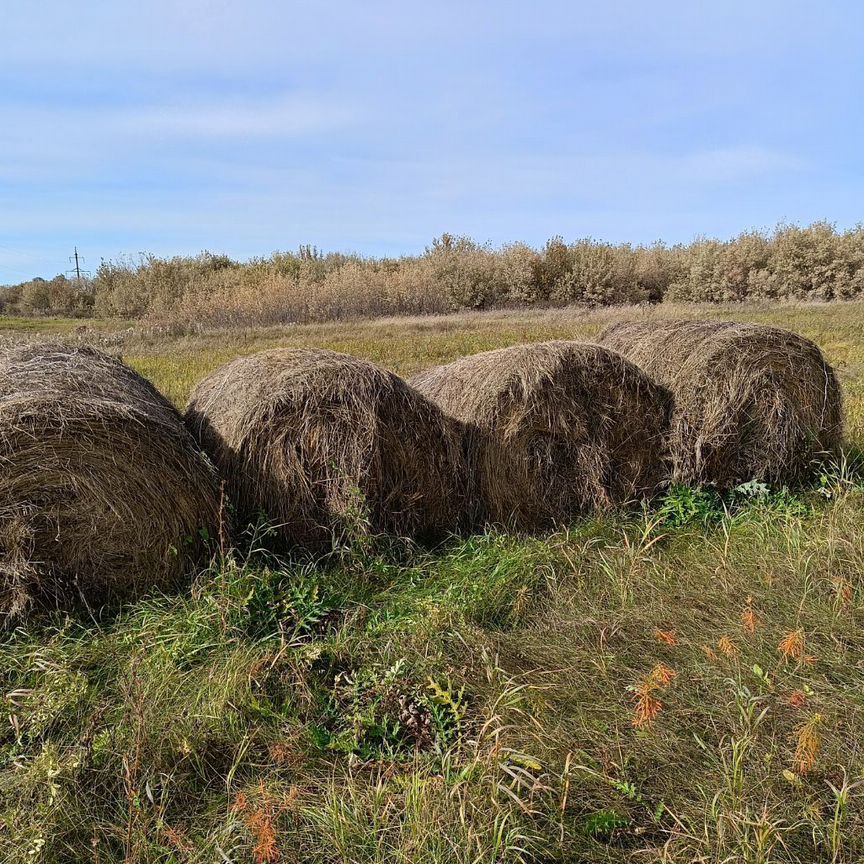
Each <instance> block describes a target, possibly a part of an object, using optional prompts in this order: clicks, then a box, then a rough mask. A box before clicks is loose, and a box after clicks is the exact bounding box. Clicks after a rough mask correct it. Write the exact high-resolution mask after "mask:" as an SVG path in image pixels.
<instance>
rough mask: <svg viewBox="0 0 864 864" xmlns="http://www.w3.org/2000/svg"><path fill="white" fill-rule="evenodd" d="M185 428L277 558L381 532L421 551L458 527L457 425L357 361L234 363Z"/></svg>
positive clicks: (324, 356)
mask: <svg viewBox="0 0 864 864" xmlns="http://www.w3.org/2000/svg"><path fill="white" fill-rule="evenodd" d="M187 423H188V425H189V428H190V429H191V430H192V431H193V433H194V434H195V435H196V436H198V438H199V440H200V441H201V443H202V445H203V446H204V448H205V449H206V450H207V451H208V452H209V453H210V455H211V456H212V458H213V460H214V462H215V463H216V465H217V466H218V467H219V468H220V470H221V471H222V473H223V476H224V477H225V479H226V482H227V488H228V492H229V496H230V498H231V500H232V501H233V502H234V505H235V506H236V508H237V511H238V516H239V519H240V521H241V523H243V522H246V523H248V522H249V521H251V520H254V519H255V518H256V517H258V516H259V515H263V516H265V517H266V518H267V519H268V520H269V521H270V522H271V523H272V524H274V525H276V526H278V538H277V540H276V542H275V544H274V545H276V547H277V548H280V549H283V550H289V549H291V548H292V547H305V548H307V549H309V550H313V551H321V550H324V549H326V548H327V546H328V545H329V544H331V543H332V542H333V541H337V542H339V543H341V542H343V541H350V540H351V539H352V538H353V539H357V538H358V537H368V536H369V535H370V534H378V533H383V532H389V533H395V534H398V535H401V536H405V537H413V538H416V539H420V540H430V539H435V538H440V537H442V536H443V535H445V534H447V533H449V532H450V531H453V530H455V529H456V528H457V527H458V526H459V524H460V520H461V517H462V513H463V510H464V504H463V495H464V492H465V490H464V485H465V469H464V466H463V460H462V454H461V450H460V436H459V433H458V430H457V428H456V424H454V423H453V422H452V421H450V420H448V419H447V418H445V417H444V415H443V414H442V412H441V411H440V410H439V409H438V408H437V407H436V406H435V405H434V404H432V403H431V402H430V401H429V400H428V399H425V398H424V397H422V396H421V395H420V394H419V393H417V392H416V391H414V390H412V389H411V388H410V387H409V386H408V385H407V384H406V383H405V382H404V381H403V380H402V379H401V378H399V377H398V376H397V375H394V374H393V373H392V372H388V371H386V370H384V369H380V368H378V367H377V366H375V365H374V364H372V363H369V362H366V361H364V360H359V359H357V358H355V357H350V356H349V355H347V354H340V353H336V352H333V351H325V350H318V349H309V348H307V349H275V350H272V351H264V352H261V353H259V354H255V355H252V356H250V357H241V358H239V359H237V360H234V361H232V362H230V363H228V364H226V365H225V366H223V367H221V368H220V369H218V370H216V371H215V372H214V373H212V374H211V375H210V376H209V377H207V378H205V379H204V380H203V381H202V382H201V383H200V384H199V385H198V386H197V387H196V388H195V390H194V391H193V393H192V395H191V397H190V400H189V405H188V408H187Z"/></svg>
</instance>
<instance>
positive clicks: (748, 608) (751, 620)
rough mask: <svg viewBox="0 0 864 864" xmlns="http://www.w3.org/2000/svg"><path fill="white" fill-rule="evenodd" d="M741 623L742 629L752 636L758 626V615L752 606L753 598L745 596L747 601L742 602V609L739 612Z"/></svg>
mask: <svg viewBox="0 0 864 864" xmlns="http://www.w3.org/2000/svg"><path fill="white" fill-rule="evenodd" d="M741 623H742V624H743V625H744V629H745V630H746V631H747V632H748V633H749V634H750V635H751V636H752V635H753V634H754V633H755V632H756V628H757V627H758V626H759V615H758V614H757V612H756V610H755V609H754V608H753V598H752V597H751V596H748V597H747V602H746V603H745V604H744V610H743V611H742V612H741Z"/></svg>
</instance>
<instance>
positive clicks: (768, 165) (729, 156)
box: [677, 145, 806, 184]
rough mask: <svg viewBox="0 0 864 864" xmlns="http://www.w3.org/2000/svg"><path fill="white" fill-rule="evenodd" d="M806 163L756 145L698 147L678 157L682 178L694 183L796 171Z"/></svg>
mask: <svg viewBox="0 0 864 864" xmlns="http://www.w3.org/2000/svg"><path fill="white" fill-rule="evenodd" d="M805 166H806V162H805V161H804V160H803V159H801V158H800V157H798V156H795V155H794V154H791V153H782V152H779V151H776V150H770V149H768V148H766V147H759V146H749V145H744V146H739V147H725V148H719V149H714V150H702V151H699V152H696V153H692V154H690V155H688V156H684V157H683V158H681V159H680V160H678V165H677V173H678V175H679V176H680V177H681V179H682V180H685V181H694V182H697V183H709V184H710V183H729V182H735V181H739V180H747V179H750V178H753V177H763V176H765V175H770V174H777V173H785V172H790V171H800V170H801V169H802V168H804V167H805Z"/></svg>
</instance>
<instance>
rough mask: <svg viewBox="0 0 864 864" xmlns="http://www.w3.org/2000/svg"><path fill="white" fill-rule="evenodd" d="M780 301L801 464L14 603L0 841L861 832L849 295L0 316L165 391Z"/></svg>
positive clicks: (685, 851)
mask: <svg viewBox="0 0 864 864" xmlns="http://www.w3.org/2000/svg"><path fill="white" fill-rule="evenodd" d="M665 317H694V318H696V317H698V318H712V319H720V318H728V319H734V320H741V321H753V322H757V323H768V324H776V325H779V326H784V327H788V328H790V329H792V330H794V331H796V332H798V333H800V334H801V335H803V336H806V337H808V338H810V339H813V340H814V341H815V342H817V343H818V344H819V345H820V347H821V348H822V349H823V351H824V352H825V354H826V356H827V357H828V359H829V360H830V361H831V362H832V363H833V364H834V365H835V367H836V368H837V370H838V372H839V375H840V378H841V381H842V384H843V387H844V392H845V397H846V414H847V427H848V446H847V451H846V454H845V455H844V457H843V458H841V459H839V460H838V461H837V463H836V464H833V465H830V466H827V467H826V468H825V469H824V470H823V471H822V473H821V474H820V475H819V476H818V477H817V478H815V480H814V483H813V485H812V486H811V487H808V488H806V489H796V490H786V489H768V488H766V487H763V486H761V485H760V484H745V486H743V487H740V488H739V489H738V490H736V491H735V492H734V493H731V494H728V495H726V496H722V497H721V496H719V495H717V494H715V493H713V492H712V491H710V490H691V489H684V488H674V489H672V490H670V491H669V492H668V494H666V495H664V496H663V497H662V498H661V499H659V500H657V501H654V502H651V504H650V506H648V505H646V506H645V507H643V508H641V509H636V510H635V511H632V512H628V513H621V514H615V515H609V516H605V517H602V518H597V519H590V520H587V519H586V520H584V521H581V522H577V523H575V524H573V525H568V526H561V528H560V530H559V531H557V532H555V533H553V534H550V535H546V536H541V537H527V536H526V537H520V536H513V535H505V534H496V533H488V534H484V535H482V536H476V537H471V538H463V539H453V540H451V541H449V542H447V543H445V544H444V545H443V546H441V547H440V548H437V549H434V550H425V549H420V548H416V547H412V546H411V545H410V544H408V543H406V542H401V541H396V540H392V539H391V540H385V539H383V538H382V539H381V540H380V541H375V542H370V543H368V544H365V545H363V546H362V547H360V548H355V549H352V550H351V551H342V552H340V553H339V554H338V555H333V556H330V557H329V558H327V559H324V560H321V559H319V560H312V559H303V560H300V559H298V560H295V561H288V562H286V561H278V560H276V559H274V558H272V557H269V556H267V555H266V554H264V553H263V552H257V551H255V550H256V547H257V545H258V544H256V542H255V538H254V537H253V538H252V541H251V546H252V549H253V551H252V552H246V553H243V554H240V553H237V552H235V551H233V550H231V549H229V548H225V547H224V546H223V548H221V549H220V550H219V552H218V554H217V555H216V557H215V558H214V561H213V564H212V566H211V567H210V568H209V569H208V570H207V571H206V572H204V573H201V574H200V575H199V576H198V578H197V579H196V580H195V582H194V584H193V585H192V587H191V590H189V591H188V592H186V593H184V594H182V595H179V596H176V595H175V596H158V597H152V598H150V599H146V600H142V601H139V602H137V603H135V604H131V605H129V606H128V607H126V608H124V609H123V610H122V611H121V612H120V614H119V615H112V616H110V617H109V616H100V615H99V614H98V613H97V612H96V611H94V612H93V615H92V616H91V617H90V618H87V617H82V616H77V617H74V618H73V617H64V616H61V615H57V614H55V615H53V616H47V617H46V616H43V617H41V618H37V619H35V620H34V621H32V622H31V623H28V624H27V625H22V626H20V627H19V628H17V629H15V630H13V631H11V632H3V633H0V694H2V698H3V699H4V714H5V715H6V716H7V717H8V722H6V723H5V724H4V726H3V728H2V731H0V860H2V861H9V862H19V861H20V862H24V861H28V862H32V861H40V862H52V864H54V862H67V861H70V862H71V861H85V860H86V861H94V862H113V861H125V862H166V864H167V862H212V861H228V862H238V864H239V862H256V864H262V862H275V861H298V862H301V861H302V862H340V861H352V862H370V864H371V862H380V864H384V862H387V864H390V862H460V864H463V862H464V864H480V862H488V864H497V862H522V861H524V862H529V861H531V862H543V864H551V862H577V861H578V862H583V861H587V862H654V861H656V862H681V864H685V862H694V861H699V862H746V864H768V862H811V861H820V862H823V861H824V862H832V864H833V862H856V861H860V860H862V858H864V810H862V806H864V758H862V753H861V747H860V744H859V742H860V741H864V653H862V652H864V635H862V625H864V576H862V573H864V520H862V516H864V473H862V471H861V466H860V458H859V456H858V452H859V448H860V447H861V446H862V445H864V303H855V302H834V303H821V304H816V303H808V304H803V303H802V304H785V305H784V304H777V303H769V302H762V303H759V304H729V305H710V306H709V305H696V304H689V305H688V304H679V305H675V304H662V305H660V306H652V307H614V308H606V309H599V310H593V311H587V310H586V309H584V308H572V307H568V308H562V309H554V310H551V309H546V310H542V309H529V310H519V311H488V312H475V313H465V312H463V313H459V314H454V315H440V316H429V317H408V318H387V319H376V320H368V321H362V320H361V321H351V322H329V323H310V324H289V325H278V326H272V327H252V328H246V329H241V328H229V329H224V328H214V329H212V330H208V329H200V328H196V329H195V330H194V331H193V330H191V328H190V330H189V332H185V331H184V329H183V328H171V327H162V326H159V325H158V324H155V323H146V324H133V325H132V326H130V324H129V322H126V321H122V322H121V321H112V320H99V319H95V320H88V321H87V322H86V323H82V321H80V320H75V319H68V320H60V319H21V318H16V319H0V341H7V340H20V339H30V338H39V337H40V336H49V335H50V336H51V337H61V338H65V339H70V340H79V341H82V342H87V343H92V344H95V345H97V346H101V347H104V348H106V349H108V350H112V351H115V352H117V353H120V354H122V356H123V357H124V359H125V360H127V362H129V363H130V364H131V365H132V366H134V367H135V368H136V369H137V370H138V371H140V372H141V373H142V374H144V375H145V376H147V377H148V378H150V379H151V380H152V381H153V382H154V383H155V384H156V385H157V386H158V387H159V388H160V389H161V390H162V391H163V392H164V393H166V394H167V395H168V396H169V397H170V398H171V399H172V400H173V401H174V402H175V403H177V404H178V405H180V406H182V405H183V403H184V402H185V399H186V397H187V396H188V394H189V392H190V390H191V388H192V387H193V386H194V384H195V383H196V382H197V381H198V380H200V378H202V377H203V376H204V375H205V374H207V373H208V372H209V371H210V370H212V369H214V368H216V367H217V366H218V365H220V364H221V363H223V362H225V361H226V360H228V359H230V358H231V357H234V356H237V355H240V354H245V353H252V352H254V351H258V350H261V349H264V348H269V347H274V346H277V345H285V346H307V345H310V346H311V345H315V346H320V347H325V348H331V349H335V350H339V351H345V352H348V353H351V354H355V355H357V356H360V357H364V358H367V359H370V360H373V361H375V362H377V363H379V364H381V365H383V366H386V367H387V368H390V369H392V370H393V371H396V372H398V373H400V374H405V375H407V374H410V373H413V372H415V371H417V370H419V369H422V368H424V367H427V366H431V365H435V364H438V363H442V362H446V361H449V360H451V359H455V358H456V357H459V356H462V355H465V354H470V353H475V352H478V351H483V350H487V349H490V348H495V347H503V346H506V345H511V344H515V343H518V342H524V341H537V340H543V339H551V338H569V339H574V338H575V339H589V340H590V339H591V338H592V337H593V336H595V335H596V334H597V333H598V332H599V330H600V329H601V328H602V327H603V326H605V325H606V324H608V323H611V322H612V321H617V320H624V319H632V318H639V319H642V318H648V319H650V318H656V319H659V318H665Z"/></svg>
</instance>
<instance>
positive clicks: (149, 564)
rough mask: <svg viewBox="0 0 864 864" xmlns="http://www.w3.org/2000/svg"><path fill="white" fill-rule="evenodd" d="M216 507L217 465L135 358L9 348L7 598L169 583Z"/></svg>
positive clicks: (125, 590) (1, 435) (3, 383)
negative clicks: (132, 363)
mask: <svg viewBox="0 0 864 864" xmlns="http://www.w3.org/2000/svg"><path fill="white" fill-rule="evenodd" d="M219 514H220V501H219V486H218V482H217V479H216V475H215V472H214V471H213V469H212V466H210V465H209V464H208V463H207V461H206V459H205V458H204V456H203V455H202V453H201V451H200V449H199V448H198V446H197V445H196V444H195V442H194V440H193V439H192V436H191V435H190V434H189V433H188V431H187V430H186V428H185V427H184V425H183V422H182V419H181V417H180V415H179V414H178V413H177V411H176V410H175V409H174V408H173V407H172V406H171V404H170V403H169V402H168V401H167V400H166V399H165V398H164V397H163V396H161V395H160V394H159V393H158V392H157V391H156V390H155V389H154V388H153V386H152V385H151V384H150V383H149V382H148V381H146V380H145V379H144V378H142V377H141V376H139V375H138V374H137V373H136V372H134V371H133V370H131V369H130V368H128V367H127V366H125V365H124V364H123V363H121V362H120V361H119V360H115V359H114V358H112V357H109V356H108V355H106V354H103V353H101V352H99V351H96V350H95V349H92V348H85V347H72V346H65V345H54V344H31V345H25V346H18V347H15V348H9V349H6V350H4V351H2V352H0V560H2V562H3V563H2V566H0V612H2V611H5V612H6V613H7V614H9V613H14V612H20V611H22V610H23V609H24V608H25V607H26V606H27V605H28V603H29V602H31V601H32V600H36V599H43V600H46V599H48V600H52V599H53V601H55V602H57V603H61V602H74V601H75V600H76V599H83V600H84V601H85V602H87V603H88V604H98V605H102V604H104V603H111V602H113V601H115V600H117V599H121V598H126V597H129V596H134V595H136V594H139V593H141V592H143V591H147V590H152V589H165V588H168V587H170V586H172V585H174V584H175V583H177V582H178V580H179V579H180V578H181V577H183V576H185V575H187V574H188V573H189V571H190V569H191V568H192V566H193V565H194V564H195V563H196V562H197V561H198V560H199V555H200V553H202V552H203V551H204V546H205V545H206V544H205V543H204V539H205V538H204V537H203V536H202V535H203V534H205V532H206V533H209V534H210V535H211V536H215V533H216V531H217V530H218V525H219V518H220V516H219Z"/></svg>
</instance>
